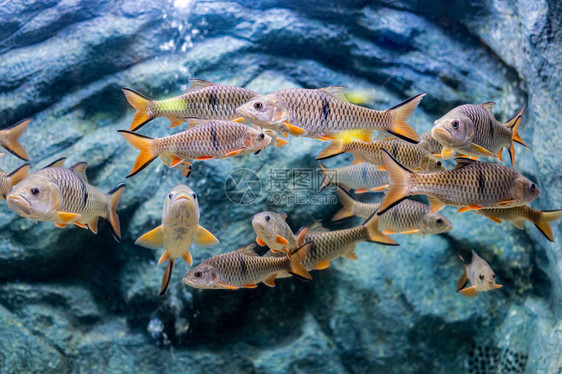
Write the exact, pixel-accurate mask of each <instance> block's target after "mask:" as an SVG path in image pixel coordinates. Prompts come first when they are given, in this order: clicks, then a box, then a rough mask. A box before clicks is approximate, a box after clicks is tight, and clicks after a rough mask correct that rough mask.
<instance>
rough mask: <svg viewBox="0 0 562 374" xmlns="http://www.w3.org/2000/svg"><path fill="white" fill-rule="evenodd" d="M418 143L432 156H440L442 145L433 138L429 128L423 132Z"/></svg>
mask: <svg viewBox="0 0 562 374" xmlns="http://www.w3.org/2000/svg"><path fill="white" fill-rule="evenodd" d="M418 145H419V146H420V147H422V148H425V149H426V150H427V151H428V152H429V153H431V154H433V155H434V156H436V157H442V156H441V151H442V150H443V145H442V144H441V143H439V142H438V141H437V140H435V139H434V138H433V135H431V130H430V131H428V132H424V133H423V134H422V135H421V140H420V142H419V143H418Z"/></svg>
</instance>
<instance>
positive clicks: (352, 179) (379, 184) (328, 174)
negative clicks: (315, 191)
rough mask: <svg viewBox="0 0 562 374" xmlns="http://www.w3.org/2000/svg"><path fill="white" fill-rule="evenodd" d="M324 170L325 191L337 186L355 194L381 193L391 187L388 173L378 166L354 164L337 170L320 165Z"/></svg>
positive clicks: (366, 163)
mask: <svg viewBox="0 0 562 374" xmlns="http://www.w3.org/2000/svg"><path fill="white" fill-rule="evenodd" d="M320 167H321V168H322V185H321V186H320V190H323V189H324V188H326V187H327V186H329V185H333V184H337V185H340V186H342V187H343V188H345V189H347V190H349V189H352V190H355V193H358V194H359V193H364V192H369V191H370V192H381V191H384V190H385V189H387V188H388V187H389V186H390V182H389V179H388V172H387V171H386V170H379V168H378V167H377V166H376V165H373V164H371V163H368V162H362V163H360V164H353V165H349V166H344V167H342V168H337V169H328V168H326V167H325V166H324V165H322V164H320Z"/></svg>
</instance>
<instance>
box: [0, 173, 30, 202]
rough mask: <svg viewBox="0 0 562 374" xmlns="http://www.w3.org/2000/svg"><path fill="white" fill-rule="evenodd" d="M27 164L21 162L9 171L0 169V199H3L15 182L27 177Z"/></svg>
mask: <svg viewBox="0 0 562 374" xmlns="http://www.w3.org/2000/svg"><path fill="white" fill-rule="evenodd" d="M28 171H29V164H23V165H22V166H20V167H19V168H17V169H16V170H14V171H12V172H11V173H9V174H8V173H5V172H4V171H2V169H0V200H4V199H5V198H6V196H7V195H8V193H10V191H11V190H12V187H14V186H15V185H16V184H18V183H19V182H20V181H22V180H23V179H24V178H25V177H27V173H28Z"/></svg>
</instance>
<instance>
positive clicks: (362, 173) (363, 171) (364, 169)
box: [361, 163, 367, 183]
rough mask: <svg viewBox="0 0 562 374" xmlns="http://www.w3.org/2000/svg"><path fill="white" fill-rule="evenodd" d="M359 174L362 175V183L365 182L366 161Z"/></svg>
mask: <svg viewBox="0 0 562 374" xmlns="http://www.w3.org/2000/svg"><path fill="white" fill-rule="evenodd" d="M361 176H362V177H363V183H367V163H365V164H363V168H362V169H361Z"/></svg>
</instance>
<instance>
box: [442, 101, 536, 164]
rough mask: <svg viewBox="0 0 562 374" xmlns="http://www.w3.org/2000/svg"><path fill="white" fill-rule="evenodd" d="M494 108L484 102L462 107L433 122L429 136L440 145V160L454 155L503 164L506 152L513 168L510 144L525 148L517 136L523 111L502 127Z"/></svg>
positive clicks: (491, 104)
mask: <svg viewBox="0 0 562 374" xmlns="http://www.w3.org/2000/svg"><path fill="white" fill-rule="evenodd" d="M494 104H495V103H493V102H486V103H484V104H482V105H472V104H465V105H461V106H458V107H456V108H454V109H452V110H451V111H449V112H448V113H447V114H445V115H444V116H443V117H441V118H439V119H438V120H437V121H435V124H434V126H433V129H432V130H431V134H432V136H433V138H434V139H435V140H437V141H438V142H439V143H441V144H442V145H443V149H442V152H441V155H442V156H443V158H445V159H447V158H452V157H453V156H452V155H453V153H452V151H455V152H456V154H457V155H463V156H467V157H475V158H478V157H485V156H493V157H497V158H499V159H500V161H502V151H503V149H504V148H507V149H508V150H509V155H510V156H511V166H513V163H514V162H515V148H514V146H513V143H514V142H517V143H519V144H521V145H524V146H527V145H526V144H525V143H523V141H522V140H521V137H520V136H519V133H518V132H517V130H518V129H519V125H520V123H521V115H522V114H523V110H524V109H525V108H523V109H521V110H520V111H519V112H518V113H517V114H515V116H513V118H511V119H510V120H509V121H507V122H506V123H501V122H499V121H497V120H496V118H495V117H494V113H493V111H492V107H493V106H494Z"/></svg>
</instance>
